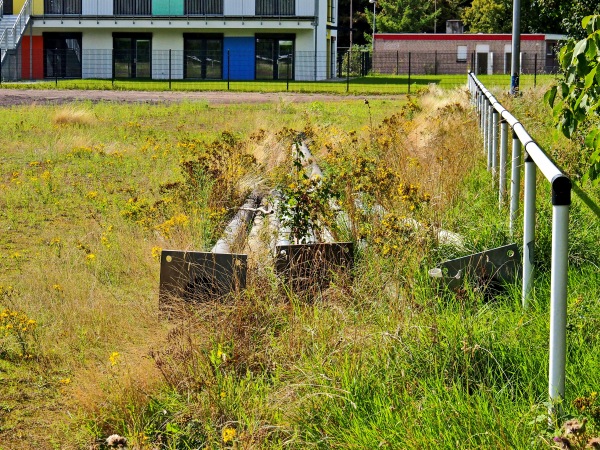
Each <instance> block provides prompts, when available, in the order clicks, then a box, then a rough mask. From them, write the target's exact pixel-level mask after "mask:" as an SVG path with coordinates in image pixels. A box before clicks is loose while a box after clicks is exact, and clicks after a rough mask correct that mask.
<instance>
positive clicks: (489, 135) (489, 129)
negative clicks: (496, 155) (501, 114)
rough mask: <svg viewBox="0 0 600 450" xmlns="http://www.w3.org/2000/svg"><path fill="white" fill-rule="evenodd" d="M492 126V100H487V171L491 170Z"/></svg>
mask: <svg viewBox="0 0 600 450" xmlns="http://www.w3.org/2000/svg"><path fill="white" fill-rule="evenodd" d="M493 126H494V107H493V106H492V102H490V101H489V100H488V103H487V124H486V129H487V149H486V151H487V169H488V171H490V172H491V171H492V146H493V135H492V128H493Z"/></svg>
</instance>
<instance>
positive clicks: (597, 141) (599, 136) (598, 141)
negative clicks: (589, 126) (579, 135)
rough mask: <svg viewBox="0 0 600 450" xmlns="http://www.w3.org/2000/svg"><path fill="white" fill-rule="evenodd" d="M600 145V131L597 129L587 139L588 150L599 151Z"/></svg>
mask: <svg viewBox="0 0 600 450" xmlns="http://www.w3.org/2000/svg"><path fill="white" fill-rule="evenodd" d="M599 145H600V129H598V128H596V129H594V130H592V131H590V132H589V133H588V134H587V136H586V137H585V146H586V147H588V148H593V149H597V148H598V146H599Z"/></svg>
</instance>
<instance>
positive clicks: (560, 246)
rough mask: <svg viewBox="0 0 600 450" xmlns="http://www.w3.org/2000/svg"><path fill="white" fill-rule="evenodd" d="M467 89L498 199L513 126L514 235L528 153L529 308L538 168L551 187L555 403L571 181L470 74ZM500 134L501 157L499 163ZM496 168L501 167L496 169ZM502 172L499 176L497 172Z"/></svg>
mask: <svg viewBox="0 0 600 450" xmlns="http://www.w3.org/2000/svg"><path fill="white" fill-rule="evenodd" d="M468 87H469V90H470V92H471V101H472V103H473V105H474V106H475V107H476V108H477V112H478V113H479V124H480V127H481V129H482V133H483V142H484V152H485V154H486V155H487V161H488V164H487V165H488V170H491V172H492V174H493V178H494V183H495V182H496V181H497V177H498V176H499V182H498V186H499V200H500V205H503V204H504V199H505V196H506V192H505V190H506V177H507V166H508V164H507V156H508V148H507V147H508V127H509V126H510V127H511V128H512V132H513V133H512V141H513V146H512V170H511V194H510V231H511V234H512V233H513V232H514V226H515V222H516V219H517V212H518V207H519V195H520V184H521V175H520V170H521V162H520V161H521V146H522V147H523V149H524V150H525V152H526V157H525V180H524V183H523V184H524V190H525V192H524V205H523V207H524V214H523V215H524V226H523V231H524V235H523V291H522V301H523V307H524V308H527V303H528V298H529V294H530V292H531V286H532V280H533V262H534V251H533V250H534V241H535V215H536V212H535V201H536V168H537V169H539V170H540V171H541V172H542V174H543V175H544V176H545V177H546V179H547V180H548V181H549V182H550V184H551V186H552V261H551V281H550V361H549V368H550V370H549V372H550V373H549V383H548V392H549V395H550V399H551V400H552V401H559V399H561V398H564V395H565V366H566V326H567V271H568V249H569V208H570V205H571V187H572V185H571V180H570V179H569V178H568V177H567V176H566V175H565V174H564V173H563V172H562V171H561V170H560V169H559V168H558V167H556V165H555V164H554V163H553V162H552V161H551V160H550V158H549V157H548V156H547V155H546V154H545V153H544V151H543V150H542V149H541V148H540V147H539V146H538V145H537V143H536V142H535V141H534V139H533V138H532V137H531V136H530V135H529V134H528V133H527V131H526V130H525V127H524V126H523V125H522V124H521V123H520V122H519V121H518V120H517V119H516V118H515V117H514V116H513V115H512V114H510V113H509V112H508V111H507V110H506V109H505V108H504V107H503V106H502V105H501V104H500V103H499V102H498V100H496V98H495V97H494V96H493V95H492V94H491V93H490V91H488V90H487V89H486V88H485V86H484V85H483V84H482V83H481V82H480V81H479V80H478V79H477V77H476V76H475V75H474V74H473V73H471V72H469V76H468ZM498 132H500V142H501V144H500V158H499V160H500V161H499V163H498ZM498 165H499V166H500V167H498ZM498 168H499V169H500V170H499V173H498Z"/></svg>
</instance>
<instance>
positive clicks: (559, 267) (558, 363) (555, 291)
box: [548, 175, 571, 412]
mask: <svg viewBox="0 0 600 450" xmlns="http://www.w3.org/2000/svg"><path fill="white" fill-rule="evenodd" d="M570 205H571V181H570V180H569V179H568V178H567V177H566V176H564V175H559V176H557V177H555V178H554V179H553V180H552V262H551V279H550V363H549V366H550V367H549V377H548V378H549V380H548V381H549V382H548V393H549V396H550V400H551V401H552V402H557V401H558V400H560V399H562V398H564V396H565V366H566V360H567V356H566V348H567V282H568V266H569V207H570ZM551 412H552V411H551Z"/></svg>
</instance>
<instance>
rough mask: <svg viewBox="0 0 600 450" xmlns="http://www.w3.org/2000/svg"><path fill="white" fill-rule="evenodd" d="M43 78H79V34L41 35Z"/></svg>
mask: <svg viewBox="0 0 600 450" xmlns="http://www.w3.org/2000/svg"><path fill="white" fill-rule="evenodd" d="M43 39H44V76H45V77H48V78H81V33H43Z"/></svg>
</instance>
